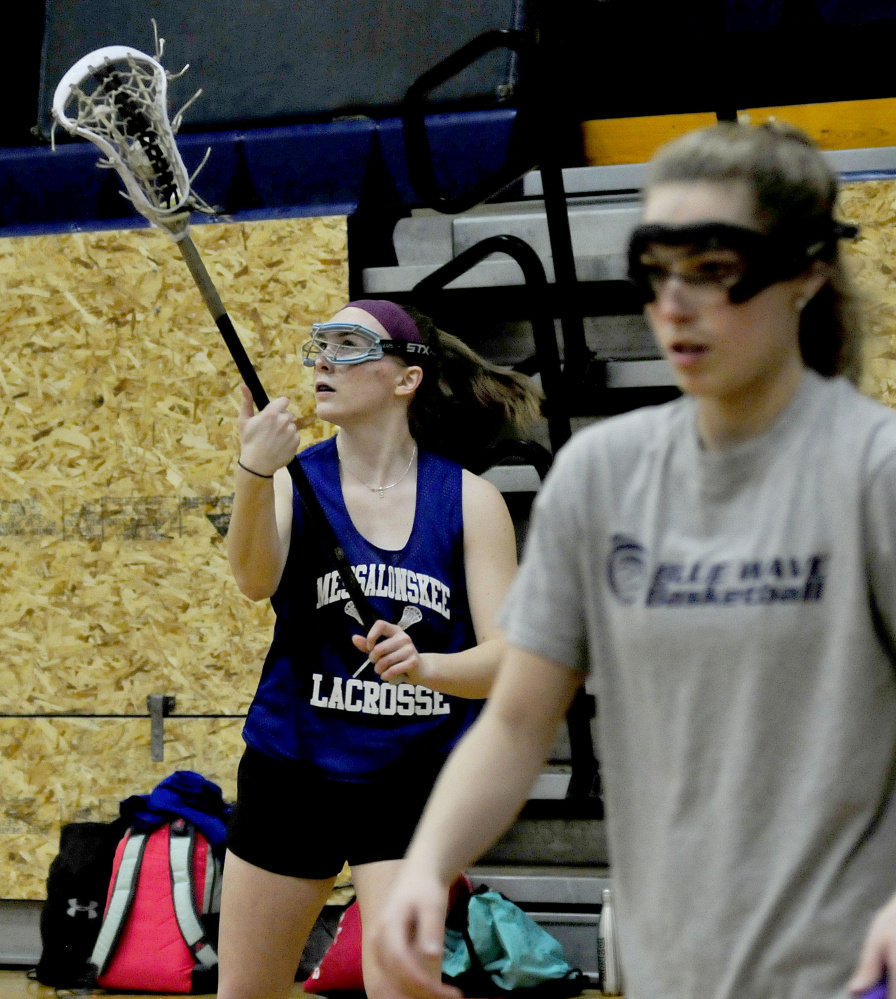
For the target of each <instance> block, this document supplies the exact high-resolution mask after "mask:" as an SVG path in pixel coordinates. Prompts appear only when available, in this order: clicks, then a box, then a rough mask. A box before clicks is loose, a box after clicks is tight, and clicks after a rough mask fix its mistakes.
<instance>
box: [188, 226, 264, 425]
mask: <svg viewBox="0 0 896 999" xmlns="http://www.w3.org/2000/svg"><path fill="white" fill-rule="evenodd" d="M177 245H178V247H180V252H181V256H182V257H183V258H184V261H185V263H186V265H187V267H188V268H189V269H190V273H191V274H192V275H193V280H194V281H195V282H196V287H197V288H198V289H199V294H200V295H202V300H203V301H204V302H205V304H206V307H207V308H208V311H209V312H210V313H211V316H212V319H214V321H215V325H216V326H217V327H218V330H219V331H220V333H221V336H222V337H223V339H224V343H225V344H226V345H227V349H228V350H229V351H230V356H231V357H232V358H233V360H234V361H235V363H236V366H237V368H238V369H239V373H240V375H241V376H242V379H243V381H244V382H245V383H246V385H248V386H249V391H250V392H251V393H252V399H253V401H254V402H255V406H256V408H257V409H258V411H259V412H261V410H263V409H264V408H265V406H267V404H268V403H269V402H270V400H269V399H268V394H267V392H265V390H264V386H263V385H262V384H261V380H260V379H259V377H258V375H257V373H256V371H255V368H254V367H253V366H252V362H251V361H250V360H249V355H248V354H247V353H246V349H245V348H244V347H243V344H242V341H241V340H240V338H239V335H238V334H237V331H236V328H235V327H234V325H233V322H232V320H231V318H230V316H229V315H228V314H227V310H226V309H225V308H224V303H223V302H222V301H221V296H220V295H219V294H218V289H217V288H216V287H215V285H214V283H213V282H212V279H211V276H210V275H209V273H208V270H207V269H206V266H205V263H204V262H203V260H202V257H200V256H199V251H198V250H197V249H196V244H195V243H194V242H193V240H192V238H191V237H190V234H189V233H186V234H185V235H184V236H183V237H182V238H181V239H179V240H178V241H177Z"/></svg>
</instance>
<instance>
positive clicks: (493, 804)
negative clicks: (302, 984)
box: [374, 646, 582, 999]
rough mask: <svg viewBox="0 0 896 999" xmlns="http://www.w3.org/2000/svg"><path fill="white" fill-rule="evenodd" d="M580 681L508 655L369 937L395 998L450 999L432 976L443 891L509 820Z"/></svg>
mask: <svg viewBox="0 0 896 999" xmlns="http://www.w3.org/2000/svg"><path fill="white" fill-rule="evenodd" d="M581 680H582V676H581V675H580V674H579V673H577V672H575V671H574V670H570V669H567V668H566V667H564V666H561V665H559V664H557V663H554V662H551V661H550V660H548V659H543V658H541V657H540V656H535V655H532V654H531V653H528V652H524V651H522V650H520V649H517V648H515V647H513V646H511V647H510V648H509V649H508V651H507V655H506V657H505V659H504V662H503V664H502V666H501V669H500V672H499V674H498V677H497V679H496V681H495V686H494V690H493V692H492V695H491V697H490V698H489V700H488V702H487V704H486V706H485V709H484V710H483V712H482V714H481V715H480V717H479V719H478V721H477V722H476V723H475V725H474V726H473V727H472V728H471V729H470V731H469V732H468V733H467V734H466V736H464V738H463V739H462V740H461V742H460V744H459V745H458V746H457V748H456V749H455V751H454V752H453V753H452V755H451V757H450V758H449V760H448V762H447V764H446V765H445V767H444V769H443V771H442V774H441V776H440V777H439V780H438V782H437V783H436V786H435V788H434V790H433V794H432V796H431V797H430V799H429V804H428V805H427V807H426V811H425V812H424V813H423V817H422V819H421V820H420V824H419V826H418V827H417V832H416V834H415V836H414V839H413V842H412V843H411V846H410V848H409V851H408V854H407V859H406V860H405V863H404V864H403V865H402V869H401V872H400V874H399V877H398V880H397V882H396V884H395V887H394V889H393V892H392V894H391V896H390V899H389V901H388V903H387V904H386V908H385V910H384V912H383V916H382V920H381V922H380V924H379V926H378V927H376V928H375V931H374V947H375V952H376V954H377V959H378V961H379V962H380V963H381V966H382V968H383V969H384V971H385V973H386V974H387V975H389V977H390V979H391V985H392V987H393V988H394V990H395V994H396V995H397V996H414V997H426V999H456V996H457V995H458V993H457V991H456V990H454V989H452V988H450V987H449V986H446V985H443V984H442V982H441V977H440V973H439V969H440V966H441V957H442V944H443V940H444V927H445V909H446V905H447V898H448V888H449V886H450V885H451V883H452V881H453V880H454V879H455V878H456V877H457V875H458V874H459V873H460V872H461V871H462V870H464V869H465V868H466V867H468V866H469V865H470V864H471V863H472V862H473V861H474V860H476V859H477V858H478V857H479V856H481V854H482V853H484V852H485V851H486V850H487V849H488V847H489V846H490V845H491V844H492V843H493V842H494V841H495V840H496V839H497V838H498V837H499V836H500V835H501V834H502V833H503V832H504V830H505V829H506V828H507V827H508V826H509V825H510V824H511V823H512V822H513V820H514V818H515V817H516V815H517V813H518V812H519V810H520V808H521V807H522V805H523V804H524V802H525V801H526V798H527V796H528V792H529V789H530V787H531V786H532V784H533V782H534V781H535V779H536V777H537V776H538V774H539V773H540V771H541V768H542V765H543V764H544V761H545V759H546V757H547V755H548V753H549V752H550V750H551V747H552V745H553V742H554V738H555V735H556V730H557V726H558V725H559V723H560V721H561V720H562V719H563V717H564V716H565V714H566V711H567V709H568V708H569V705H570V704H571V702H572V698H573V696H574V694H575V692H576V690H577V688H578V686H579V684H580V682H581Z"/></svg>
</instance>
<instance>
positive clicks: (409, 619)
mask: <svg viewBox="0 0 896 999" xmlns="http://www.w3.org/2000/svg"><path fill="white" fill-rule="evenodd" d="M345 613H346V614H348V616H349V617H353V618H354V619H355V620H356V621H357V622H358V624H360V625H363V624H364V622H363V621H362V620H361V615H360V614H359V613H358V608H357V607H355V605H354V602H353V601H351V600H349V602H348V603H347V604H346V605H345ZM422 620H423V611H421V610H420V608H419V607H414V606H412V605H411V604H407V605H406V606H405V608H404V610H403V611H402V614H401V619H400V620H399V622H398V627H399V628H401V630H402V631H404V630H406V629H407V628H410V626H411V625H412V624H416V623H417V622H418V621H422ZM369 665H370V660H369V659H365V660H364V662H363V663H361V665H360V666H359V667H358V668H357V669H356V670H355V672H354V673H352V679H353V680H354V679H355V678H356V677H358V676H360V674H361V673H363V672H364V670H365V669H367V667H368V666H369ZM389 682H390V683H409V682H410V681H408V680H405V678H404V677H403V676H399V677H398V678H397V679H396V680H390V681H389Z"/></svg>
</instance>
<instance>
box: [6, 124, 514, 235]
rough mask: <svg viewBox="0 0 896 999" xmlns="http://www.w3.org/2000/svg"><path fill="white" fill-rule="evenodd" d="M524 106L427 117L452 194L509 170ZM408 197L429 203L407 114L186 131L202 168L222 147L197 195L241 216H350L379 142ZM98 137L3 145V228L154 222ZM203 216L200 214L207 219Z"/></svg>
mask: <svg viewBox="0 0 896 999" xmlns="http://www.w3.org/2000/svg"><path fill="white" fill-rule="evenodd" d="M514 118H515V112H514V111H505V110H502V111H490V112H484V111H483V112H480V111H470V112H458V113H453V114H442V115H434V116H432V117H430V118H428V119H427V126H428V130H429V134H430V143H431V147H432V151H433V157H434V162H435V168H436V174H437V177H438V178H439V181H440V183H444V184H445V193H446V194H447V195H453V194H456V193H458V192H460V191H462V190H464V189H465V188H466V187H467V186H471V185H472V184H474V183H475V182H476V181H478V180H480V179H481V178H483V177H484V176H488V175H490V174H492V173H494V172H495V171H496V170H497V169H499V168H500V167H501V166H502V165H503V163H504V161H505V158H506V156H507V152H508V148H509V144H510V136H511V133H512V129H513V122H514ZM375 141H376V143H377V145H378V149H379V153H380V155H381V157H382V160H383V162H384V163H385V165H386V169H387V170H388V173H389V175H390V177H391V178H392V183H393V185H394V188H395V190H396V192H397V195H398V198H399V200H400V202H401V203H403V204H405V205H408V206H414V205H418V204H419V203H420V199H419V197H418V195H417V193H416V192H415V191H414V189H413V187H412V186H411V183H410V180H409V178H408V173H407V166H406V164H405V161H404V140H403V137H402V125H401V120H400V119H397V118H392V119H386V120H382V121H374V120H372V119H367V118H365V119H361V120H349V121H334V122H329V123H325V124H301V125H290V126H281V127H276V128H259V129H247V130H244V131H235V132H212V133H203V134H194V135H184V136H181V137H179V138H178V146H179V148H180V150H181V155H182V156H183V159H184V163H185V165H186V166H187V168H188V170H190V171H191V172H192V170H194V169H195V167H196V166H197V165H198V164H199V162H200V161H201V159H202V157H203V155H204V154H205V150H206V148H208V147H211V149H212V154H211V157H210V158H209V160H208V162H207V163H206V165H205V167H204V168H203V169H202V172H201V173H200V174H199V176H198V177H197V179H196V183H195V188H196V192H197V193H198V194H199V195H201V196H202V197H203V198H204V199H205V200H206V201H207V202H208V203H209V204H211V205H213V206H215V207H216V208H218V209H220V210H221V211H223V212H225V213H226V214H227V216H228V217H231V218H235V219H249V218H273V217H283V216H290V215H292V216H298V215H350V214H351V213H352V212H354V211H355V210H356V209H357V207H358V204H359V202H360V200H361V194H362V190H363V188H364V183H365V180H366V178H367V176H368V172H369V171H370V169H371V164H372V161H373V158H374V148H375V147H374V142H375ZM99 158H100V154H99V150H98V149H97V148H96V147H95V146H93V145H92V144H90V143H88V142H80V141H78V142H65V143H61V144H60V145H58V146H57V149H56V151H55V152H53V151H52V150H51V149H49V148H48V147H40V148H28V149H5V150H0V235H6V236H8V235H17V234H26V233H35V232H45V233H46V232H68V231H73V230H87V229H108V228H132V227H135V226H140V225H143V224H145V223H144V222H143V220H142V218H141V217H140V216H139V215H137V213H136V210H135V209H133V208H132V207H131V205H130V204H129V203H128V202H127V201H126V200H125V199H124V198H123V197H122V195H121V194H120V193H119V192H120V191H121V190H122V189H123V185H122V183H121V181H120V180H119V178H118V175H117V174H116V173H115V172H114V171H112V170H100V169H98V168H97V166H96V164H97V161H98V159H99ZM200 220H201V219H200V217H198V216H197V217H196V219H195V221H200Z"/></svg>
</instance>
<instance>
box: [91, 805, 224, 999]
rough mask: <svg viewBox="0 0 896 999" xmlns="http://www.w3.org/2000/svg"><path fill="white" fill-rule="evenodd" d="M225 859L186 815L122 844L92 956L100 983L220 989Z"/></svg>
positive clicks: (127, 837) (143, 989)
mask: <svg viewBox="0 0 896 999" xmlns="http://www.w3.org/2000/svg"><path fill="white" fill-rule="evenodd" d="M220 902H221V864H220V862H219V861H218V860H217V859H216V858H215V856H214V854H213V853H212V849H211V846H210V845H209V842H208V840H207V839H206V838H205V836H204V835H203V834H202V833H201V832H200V831H199V830H198V829H197V828H196V827H195V826H194V825H193V823H192V822H188V821H187V820H186V819H182V818H179V819H176V820H174V821H172V822H169V823H166V824H165V825H163V826H160V827H159V828H157V829H154V830H152V831H151V832H137V831H135V830H134V829H129V830H128V832H127V834H126V835H125V837H124V838H123V839H122V841H121V842H120V843H119V844H118V849H117V850H116V852H115V860H114V862H113V867H112V880H111V882H110V885H109V894H108V898H107V900H106V910H105V914H104V916H103V925H102V927H101V929H100V933H99V937H98V938H97V942H96V946H95V947H94V949H93V954H92V955H91V958H90V960H91V963H92V964H93V965H94V966H95V967H96V982H97V984H98V985H100V986H102V987H103V988H105V989H112V990H116V991H118V990H122V989H126V990H129V991H130V990H133V991H138V992H174V993H190V992H194V993H195V992H199V993H208V992H214V991H216V987H217V970H218V955H217V952H216V950H215V944H216V939H215V938H216V936H217V933H216V929H217V926H216V922H217V915H216V914H217V913H218V912H219V911H220Z"/></svg>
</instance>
